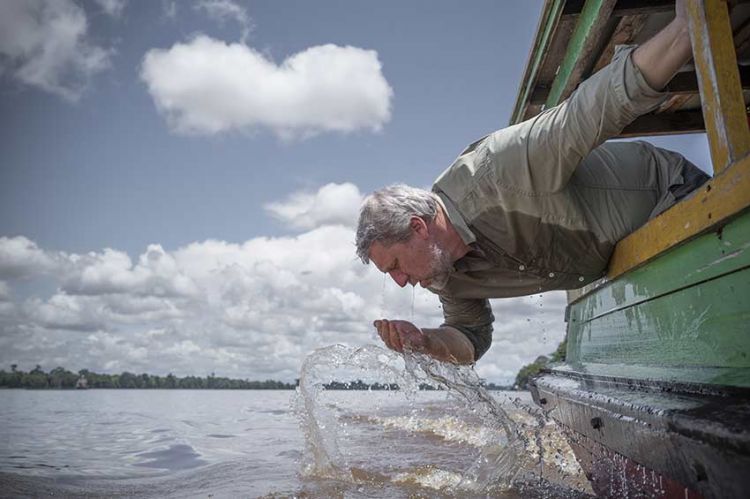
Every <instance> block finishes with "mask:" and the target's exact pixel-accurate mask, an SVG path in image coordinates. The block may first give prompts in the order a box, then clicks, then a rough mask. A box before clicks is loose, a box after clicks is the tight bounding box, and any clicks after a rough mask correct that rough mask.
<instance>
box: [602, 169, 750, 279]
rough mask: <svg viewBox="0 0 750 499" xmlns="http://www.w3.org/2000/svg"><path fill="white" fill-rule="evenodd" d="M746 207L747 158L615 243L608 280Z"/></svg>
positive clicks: (749, 192) (749, 185)
mask: <svg viewBox="0 0 750 499" xmlns="http://www.w3.org/2000/svg"><path fill="white" fill-rule="evenodd" d="M749 208H750V156H745V157H744V158H743V159H740V160H738V161H737V162H736V163H734V164H733V165H732V166H731V167H730V168H727V169H725V170H724V171H723V172H721V173H719V174H717V175H716V176H715V177H714V178H713V179H711V180H709V181H708V182H706V183H705V184H703V186H701V187H700V188H698V190H696V192H695V193H694V194H692V195H691V196H690V197H688V198H686V199H684V200H682V201H681V202H679V203H678V204H676V205H675V206H673V207H672V208H670V209H669V210H667V211H665V212H664V213H662V214H661V215H659V216H658V217H656V218H654V219H653V220H650V221H649V222H648V223H647V224H646V225H644V226H643V227H641V228H640V229H638V230H636V231H635V232H633V233H632V234H630V235H629V236H627V237H626V238H625V239H623V240H622V241H620V242H619V243H617V246H616V247H615V251H614V253H613V254H612V258H611V259H610V261H609V271H608V273H607V278H608V279H615V278H616V277H618V276H619V275H621V274H623V273H624V272H627V271H628V270H631V269H633V268H635V267H638V266H639V265H642V264H644V263H646V262H647V261H649V260H651V259H652V258H654V257H655V256H657V255H659V254H660V253H662V252H664V251H666V250H668V249H670V248H673V247H675V246H677V245H678V244H680V243H683V242H685V241H686V240H688V239H690V238H693V237H695V236H697V235H699V234H702V233H704V232H707V231H709V230H718V229H720V228H721V227H723V226H724V225H725V224H726V222H727V221H729V220H730V219H731V218H732V217H734V216H736V215H738V214H740V213H743V212H744V211H746V210H748V209H749Z"/></svg>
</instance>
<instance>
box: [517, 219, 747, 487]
mask: <svg viewBox="0 0 750 499" xmlns="http://www.w3.org/2000/svg"><path fill="white" fill-rule="evenodd" d="M566 320H567V321H568V333H567V334H568V344H567V352H566V362H565V363H564V364H558V365H554V366H552V367H550V368H548V369H546V370H545V371H543V372H542V374H541V375H540V376H538V377H537V378H536V379H535V380H533V381H532V386H531V389H532V394H533V396H534V399H535V401H536V402H537V404H538V405H539V406H540V407H542V408H543V409H544V411H545V412H546V413H547V414H548V415H549V416H551V417H552V418H554V419H555V420H556V421H557V422H558V423H560V424H561V425H562V426H563V427H564V428H566V430H567V431H568V432H569V436H570V441H571V445H572V446H573V448H574V450H575V451H576V455H577V456H578V459H579V461H580V462H581V464H582V466H583V467H584V469H586V471H587V473H588V475H589V478H590V481H591V484H592V486H593V487H594V490H595V491H596V492H597V494H598V495H600V496H602V497H722V498H723V497H750V474H748V473H747V470H750V212H745V213H744V214H741V215H740V216H738V217H735V218H733V219H732V220H730V221H728V223H726V224H725V225H723V226H722V227H720V228H716V229H714V230H713V231H712V232H710V233H706V234H703V235H701V236H698V237H697V238H694V239H692V240H690V241H688V242H686V243H684V244H682V245H680V246H678V247H676V248H673V249H671V250H669V251H667V252H665V253H663V254H661V255H660V256H658V257H657V258H655V259H654V260H651V261H650V262H648V263H646V264H644V265H642V266H641V267H638V268H636V269H634V270H631V271H629V272H626V273H625V274H622V275H621V276H619V277H618V278H616V279H614V280H612V281H609V282H606V283H604V284H603V285H601V286H599V287H597V288H594V289H591V290H588V291H586V292H585V293H584V294H582V295H581V296H580V297H579V298H577V299H576V300H574V301H573V302H571V304H570V305H569V306H568V310H567V312H566Z"/></svg>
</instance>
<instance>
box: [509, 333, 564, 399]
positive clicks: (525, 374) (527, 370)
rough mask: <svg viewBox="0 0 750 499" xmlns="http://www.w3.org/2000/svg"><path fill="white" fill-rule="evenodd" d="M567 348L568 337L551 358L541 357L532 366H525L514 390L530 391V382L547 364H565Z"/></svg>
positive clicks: (517, 377)
mask: <svg viewBox="0 0 750 499" xmlns="http://www.w3.org/2000/svg"><path fill="white" fill-rule="evenodd" d="M567 346H568V338H567V336H566V337H565V339H564V340H563V341H562V343H560V345H558V347H557V350H555V351H554V352H552V353H551V354H550V355H549V357H548V356H546V355H540V356H539V357H537V358H536V360H535V361H534V362H532V363H531V364H526V365H525V366H523V367H522V368H521V370H520V371H518V374H517V375H516V382H515V384H514V388H517V389H519V390H528V389H529V380H530V379H531V378H532V377H533V376H536V375H537V374H539V373H540V372H541V371H542V369H544V368H545V367H547V364H550V363H552V362H565V350H566V349H567Z"/></svg>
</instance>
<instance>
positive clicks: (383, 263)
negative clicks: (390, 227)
mask: <svg viewBox="0 0 750 499" xmlns="http://www.w3.org/2000/svg"><path fill="white" fill-rule="evenodd" d="M392 248H393V246H384V245H383V244H381V243H380V242H379V241H375V242H374V243H372V245H371V246H370V252H369V256H370V261H371V262H372V263H373V264H374V265H375V266H376V267H377V268H378V270H380V271H381V272H386V271H387V269H388V267H389V266H390V265H391V264H392V263H393V260H394V255H393V254H392V253H393V251H392Z"/></svg>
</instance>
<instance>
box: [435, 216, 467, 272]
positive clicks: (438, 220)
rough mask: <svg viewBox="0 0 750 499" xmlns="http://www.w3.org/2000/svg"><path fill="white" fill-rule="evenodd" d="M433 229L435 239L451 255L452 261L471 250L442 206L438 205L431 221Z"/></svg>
mask: <svg viewBox="0 0 750 499" xmlns="http://www.w3.org/2000/svg"><path fill="white" fill-rule="evenodd" d="M432 225H433V229H434V230H435V241H436V242H437V243H438V244H440V246H441V247H442V248H443V249H445V251H447V252H448V254H450V256H451V260H452V261H454V262H455V261H457V260H459V259H461V258H462V257H463V256H464V255H466V253H468V252H469V251H471V248H470V247H469V245H468V244H466V243H465V242H464V240H463V239H461V236H460V235H459V234H458V231H457V230H456V228H455V227H453V224H452V223H451V221H450V220H449V219H448V217H447V216H446V214H445V212H444V211H443V207H442V206H440V205H438V211H437V214H436V215H435V219H434V220H433V221H432Z"/></svg>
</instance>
